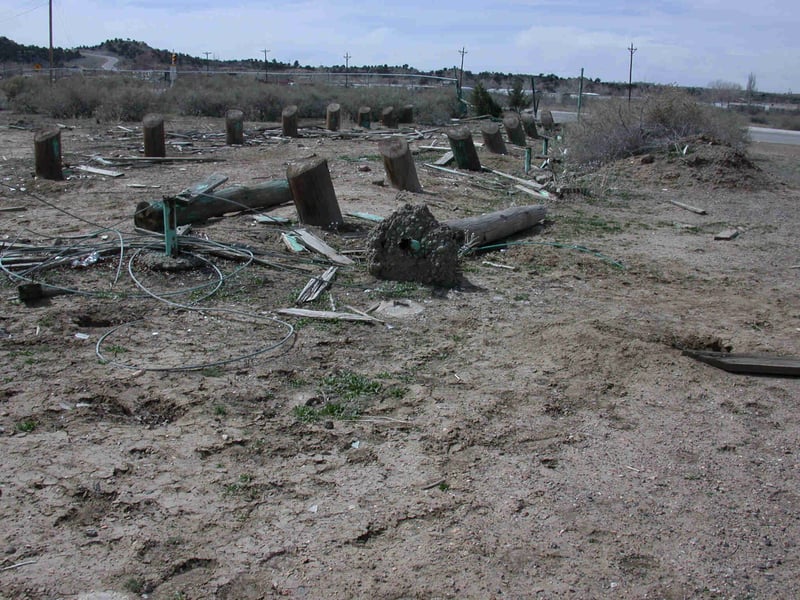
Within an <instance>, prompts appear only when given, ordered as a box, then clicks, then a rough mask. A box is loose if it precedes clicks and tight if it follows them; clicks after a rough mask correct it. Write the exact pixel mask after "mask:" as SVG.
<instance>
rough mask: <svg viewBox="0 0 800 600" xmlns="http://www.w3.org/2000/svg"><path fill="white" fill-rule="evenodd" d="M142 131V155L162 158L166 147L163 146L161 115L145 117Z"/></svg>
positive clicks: (162, 121) (162, 119) (165, 153)
mask: <svg viewBox="0 0 800 600" xmlns="http://www.w3.org/2000/svg"><path fill="white" fill-rule="evenodd" d="M142 129H143V130H144V155H145V156H152V157H156V158H157V157H164V156H166V155H167V147H166V145H165V144H164V117H162V116H161V115H154V114H150V115H145V117H144V120H143V121H142Z"/></svg>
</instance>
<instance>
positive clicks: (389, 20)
mask: <svg viewBox="0 0 800 600" xmlns="http://www.w3.org/2000/svg"><path fill="white" fill-rule="evenodd" d="M52 2H53V32H54V33H53V37H54V40H53V41H54V44H55V45H56V46H61V47H64V48H72V47H75V46H82V45H87V46H92V45H95V44H99V43H101V42H103V41H104V40H106V39H110V38H130V39H133V40H139V41H143V42H146V43H148V44H149V45H150V46H152V47H154V48H162V49H167V50H175V51H178V52H182V53H186V54H191V55H193V56H198V57H204V56H205V52H210V53H211V56H212V57H214V58H218V59H221V60H229V59H243V58H254V59H260V60H263V58H264V53H263V50H264V49H268V50H269V51H270V52H269V54H268V57H269V59H270V60H272V59H273V58H274V59H276V60H280V61H282V62H294V61H295V60H297V61H299V62H300V64H302V65H311V66H320V65H325V66H328V65H334V64H344V63H345V58H344V56H345V54H349V55H350V56H351V58H350V59H349V60H350V64H351V65H376V64H389V65H403V64H408V65H409V66H412V67H416V68H418V69H423V70H428V69H441V68H445V67H453V66H460V63H461V54H460V53H459V50H461V49H462V48H464V49H466V54H465V55H464V68H465V69H466V70H470V71H472V72H474V73H477V72H480V71H500V72H504V73H531V74H539V73H555V74H556V75H559V76H560V77H573V76H574V77H577V76H578V75H579V74H580V70H581V68H583V69H584V72H585V75H586V76H587V77H589V78H591V79H595V78H597V77H599V78H600V79H601V80H603V81H624V82H627V80H628V69H629V61H630V52H629V50H628V48H629V47H630V46H631V44H632V45H633V47H634V48H636V51H635V52H634V54H633V80H634V81H644V82H652V83H662V84H677V85H681V86H701V87H704V86H708V85H709V84H710V83H711V82H714V81H720V80H722V81H730V82H734V83H738V84H739V85H741V86H742V87H744V86H745V85H746V83H747V78H748V75H749V74H750V73H753V74H755V76H756V85H757V88H758V89H759V90H762V91H769V92H780V93H786V92H790V91H791V92H793V93H800V35H798V32H800V10H798V9H797V8H796V6H797V0H793V1H792V0H761V1H759V2H754V1H752V0H746V1H745V0H728V1H726V2H717V1H713V0H671V1H669V2H666V1H661V0H655V1H647V0H640V1H638V2H634V1H630V0H600V1H594V0H592V1H579V0H498V1H495V2H491V1H490V0H483V1H477V0H460V1H459V2H455V1H453V0H438V1H437V0H433V1H432V0H404V1H403V2H397V1H395V0H385V1H383V2H381V1H380V0H378V1H374V2H364V1H363V0H362V1H359V2H356V1H355V0H328V1H324V0H296V1H287V0H258V1H250V0H217V1H210V0H190V1H189V0H178V1H169V0H132V1H124V0H123V1H118V2H99V1H95V0H89V1H87V0H52ZM48 12H49V10H48V0H0V35H2V36H6V37H8V38H10V39H12V40H14V41H15V42H18V43H22V44H36V45H40V46H47V45H48V43H49V42H48Z"/></svg>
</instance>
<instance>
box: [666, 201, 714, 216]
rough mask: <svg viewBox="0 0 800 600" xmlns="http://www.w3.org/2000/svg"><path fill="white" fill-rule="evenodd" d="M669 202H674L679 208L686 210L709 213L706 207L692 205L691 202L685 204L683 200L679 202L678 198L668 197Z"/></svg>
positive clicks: (703, 213) (700, 213)
mask: <svg viewBox="0 0 800 600" xmlns="http://www.w3.org/2000/svg"><path fill="white" fill-rule="evenodd" d="M667 202H669V203H670V204H674V205H675V206H677V207H678V208H682V209H684V210H688V211H691V212H693V213H697V214H698V215H707V214H708V213H707V212H706V210H705V209H704V208H697V207H696V206H691V205H689V204H684V203H683V202H678V201H677V200H670V199H669V198H667Z"/></svg>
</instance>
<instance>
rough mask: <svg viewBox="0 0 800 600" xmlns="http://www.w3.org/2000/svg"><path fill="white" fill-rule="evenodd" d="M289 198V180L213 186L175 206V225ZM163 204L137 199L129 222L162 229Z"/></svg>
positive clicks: (275, 204)
mask: <svg viewBox="0 0 800 600" xmlns="http://www.w3.org/2000/svg"><path fill="white" fill-rule="evenodd" d="M291 201H292V193H291V191H290V190H289V182H288V181H286V180H285V179H276V180H275V181H268V182H266V183H259V184H257V185H251V186H244V185H234V186H231V187H227V188H224V189H221V190H214V192H213V193H210V194H208V195H206V194H200V195H199V196H197V197H196V198H193V199H192V201H191V202H189V204H186V205H183V204H178V205H177V206H176V207H175V226H176V227H177V226H178V225H187V224H188V223H197V222H200V221H206V220H207V219H210V218H211V217H221V216H222V215H224V214H226V213H232V212H237V211H243V210H250V209H252V210H256V209H261V208H267V207H270V206H279V205H281V204H286V203H288V202H291ZM163 213H164V206H163V203H162V202H161V201H155V202H147V201H144V202H140V203H139V204H138V205H137V206H136V213H135V214H134V216H133V223H134V224H135V225H136V226H137V227H141V228H142V229H147V230H149V231H164V217H163Z"/></svg>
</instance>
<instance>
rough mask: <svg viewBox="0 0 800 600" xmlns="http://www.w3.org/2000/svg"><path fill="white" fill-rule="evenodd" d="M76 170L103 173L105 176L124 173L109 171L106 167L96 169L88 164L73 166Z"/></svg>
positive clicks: (115, 175) (96, 173) (121, 175)
mask: <svg viewBox="0 0 800 600" xmlns="http://www.w3.org/2000/svg"><path fill="white" fill-rule="evenodd" d="M73 168H74V169H75V170H76V171H83V172H84V173H93V174H95V175H105V176H106V177H123V176H124V175H125V173H123V172H122V171H109V170H108V169H98V168H97V167H90V166H88V165H78V166H77V167H73Z"/></svg>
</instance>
